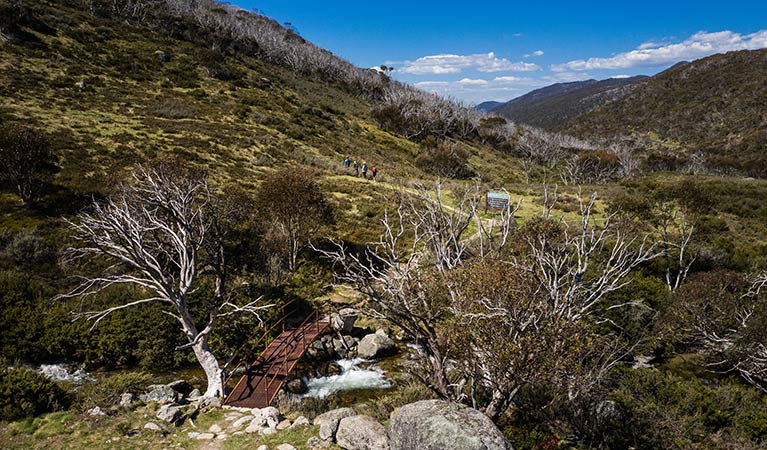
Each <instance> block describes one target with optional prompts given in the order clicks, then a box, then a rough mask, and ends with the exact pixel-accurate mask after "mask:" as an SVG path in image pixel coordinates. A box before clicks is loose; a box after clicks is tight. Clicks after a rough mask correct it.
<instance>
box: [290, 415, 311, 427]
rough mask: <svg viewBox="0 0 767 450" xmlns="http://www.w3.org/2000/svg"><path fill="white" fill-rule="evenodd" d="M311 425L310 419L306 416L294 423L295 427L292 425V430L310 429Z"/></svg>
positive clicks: (299, 417) (300, 417)
mask: <svg viewBox="0 0 767 450" xmlns="http://www.w3.org/2000/svg"><path fill="white" fill-rule="evenodd" d="M309 425H311V423H310V422H309V419H307V418H306V417H304V416H298V418H297V419H296V420H294V421H293V425H291V426H290V428H298V427H308V426H309Z"/></svg>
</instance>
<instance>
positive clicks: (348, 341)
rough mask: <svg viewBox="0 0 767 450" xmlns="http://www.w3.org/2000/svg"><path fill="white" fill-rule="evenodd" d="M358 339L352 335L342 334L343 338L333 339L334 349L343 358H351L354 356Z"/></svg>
mask: <svg viewBox="0 0 767 450" xmlns="http://www.w3.org/2000/svg"><path fill="white" fill-rule="evenodd" d="M356 346H357V341H355V340H354V338H353V337H351V336H341V339H333V351H335V353H336V354H337V355H338V356H340V357H341V358H351V357H352V356H354V349H355V347H356Z"/></svg>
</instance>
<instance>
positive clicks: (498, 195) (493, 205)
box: [485, 192, 509, 212]
mask: <svg viewBox="0 0 767 450" xmlns="http://www.w3.org/2000/svg"><path fill="white" fill-rule="evenodd" d="M508 207H509V194H507V193H505V192H488V193H487V197H486V198H485V212H487V210H488V208H490V209H506V208H508Z"/></svg>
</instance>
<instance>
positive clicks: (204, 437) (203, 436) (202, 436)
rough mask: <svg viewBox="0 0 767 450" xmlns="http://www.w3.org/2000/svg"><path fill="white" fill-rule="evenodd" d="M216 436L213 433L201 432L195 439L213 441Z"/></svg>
mask: <svg viewBox="0 0 767 450" xmlns="http://www.w3.org/2000/svg"><path fill="white" fill-rule="evenodd" d="M215 438H216V435H215V434H213V433H200V434H198V435H197V437H196V438H195V439H197V440H198V441H211V440H213V439H215Z"/></svg>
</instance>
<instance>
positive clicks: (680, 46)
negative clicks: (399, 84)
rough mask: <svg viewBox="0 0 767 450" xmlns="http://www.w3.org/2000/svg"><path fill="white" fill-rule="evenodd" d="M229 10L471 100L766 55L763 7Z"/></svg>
mask: <svg viewBox="0 0 767 450" xmlns="http://www.w3.org/2000/svg"><path fill="white" fill-rule="evenodd" d="M233 3H235V4H236V5H238V6H241V7H243V8H246V9H251V10H258V11H259V12H261V13H263V14H265V15H267V16H269V17H272V18H274V19H275V20H278V21H279V22H290V23H291V24H292V25H293V26H294V27H295V28H296V29H297V31H298V33H299V34H301V35H302V36H304V37H305V38H306V39H308V40H310V41H312V42H314V43H315V44H317V45H319V46H321V47H323V48H326V49H328V50H330V51H331V52H333V53H335V54H337V55H339V56H341V57H343V58H345V59H347V60H349V61H350V62H352V63H354V64H356V65H358V66H360V67H372V66H377V65H381V64H387V65H389V66H393V67H394V68H395V69H396V70H395V72H394V73H393V75H392V76H393V77H395V78H397V79H399V80H402V81H406V82H408V83H411V84H414V85H416V86H418V87H421V88H423V89H425V90H429V91H433V92H438V93H440V94H443V95H448V96H452V97H454V98H456V99H458V100H462V101H465V102H468V103H479V102H481V101H485V100H497V101H506V100H509V99H511V98H514V97H517V96H519V95H522V94H524V93H526V92H529V91H531V90H533V89H537V88H539V87H542V86H546V85H549V84H552V83H556V82H562V81H575V80H584V79H589V78H596V79H604V78H609V77H616V76H617V77H621V76H629V75H637V74H646V75H652V74H654V73H657V72H659V71H661V70H663V69H665V68H667V67H669V66H671V65H673V64H674V63H676V62H678V61H682V60H692V59H697V58H700V57H703V56H707V55H710V54H713V53H721V52H725V51H730V50H739V49H755V48H765V47H767V1H761V2H757V1H746V2H743V1H740V2H739V1H731V2H705V1H702V2H692V1H684V2H674V1H665V2H659V1H643V2H622V1H620V0H617V1H615V0H614V1H611V2H589V3H588V4H585V3H582V2H576V1H548V2H535V1H532V2H530V1H528V2H515V1H483V2H474V3H466V2H447V1H439V2H438V1H421V2H417V1H409V2H406V1H400V0H388V1H372V2H366V1H364V0H362V1H356V2H353V1H331V2H318V1H305V0H295V1H291V0H264V1H250V0H234V2H233Z"/></svg>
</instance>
